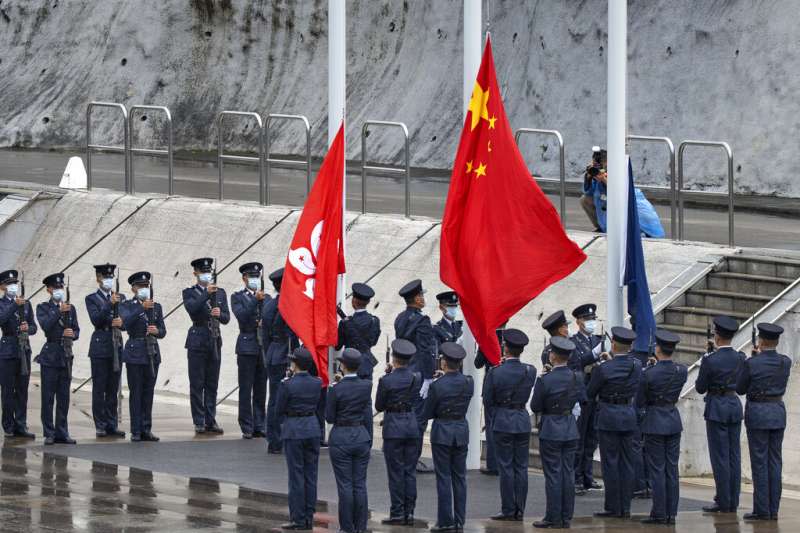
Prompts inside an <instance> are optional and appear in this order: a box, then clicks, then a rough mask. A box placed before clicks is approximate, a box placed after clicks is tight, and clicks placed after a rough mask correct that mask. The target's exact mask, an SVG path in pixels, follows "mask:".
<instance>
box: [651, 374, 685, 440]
mask: <svg viewBox="0 0 800 533" xmlns="http://www.w3.org/2000/svg"><path fill="white" fill-rule="evenodd" d="M687 374H688V371H687V369H686V367H685V366H683V365H680V364H678V363H675V362H673V361H671V360H664V361H659V362H658V363H656V364H654V365H653V366H649V367H647V368H645V369H644V375H643V376H642V389H641V391H642V392H641V395H642V396H641V397H642V404H643V406H644V409H645V412H644V419H643V420H642V424H641V430H642V433H645V434H649V435H674V434H676V433H680V432H681V431H683V425H682V424H681V414H680V412H679V411H678V408H677V407H676V406H675V403H676V402H677V401H678V398H679V397H680V395H681V390H683V385H684V384H685V383H686V378H687Z"/></svg>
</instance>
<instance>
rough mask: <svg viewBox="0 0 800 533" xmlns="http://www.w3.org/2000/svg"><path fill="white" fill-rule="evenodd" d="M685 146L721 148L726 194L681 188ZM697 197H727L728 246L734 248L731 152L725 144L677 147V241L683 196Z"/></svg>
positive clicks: (688, 143) (687, 143)
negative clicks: (726, 179) (724, 166)
mask: <svg viewBox="0 0 800 533" xmlns="http://www.w3.org/2000/svg"><path fill="white" fill-rule="evenodd" d="M687 146H709V147H716V148H722V149H723V150H725V155H726V156H727V158H728V192H727V193H722V192H715V191H693V190H690V189H684V188H683V185H684V184H683V152H684V150H686V147H687ZM686 195H697V196H701V195H702V196H718V197H723V198H724V197H727V199H728V245H729V246H735V240H734V231H733V211H734V201H733V151H732V150H731V147H730V146H729V145H728V143H726V142H718V141H683V142H682V143H681V144H680V145H678V220H679V224H678V239H679V240H683V221H684V216H683V207H684V196H686Z"/></svg>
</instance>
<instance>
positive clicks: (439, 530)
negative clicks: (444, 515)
mask: <svg viewBox="0 0 800 533" xmlns="http://www.w3.org/2000/svg"><path fill="white" fill-rule="evenodd" d="M457 530H458V527H456V526H455V525H449V526H440V525H438V524H437V525H435V526H433V527H432V528H430V529H429V531H431V532H433V533H443V532H445V531H457Z"/></svg>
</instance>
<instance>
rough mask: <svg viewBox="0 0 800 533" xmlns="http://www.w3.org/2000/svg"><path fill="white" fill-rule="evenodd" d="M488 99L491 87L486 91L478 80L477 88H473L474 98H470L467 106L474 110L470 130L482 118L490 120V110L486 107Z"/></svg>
mask: <svg viewBox="0 0 800 533" xmlns="http://www.w3.org/2000/svg"><path fill="white" fill-rule="evenodd" d="M488 101H489V89H486V91H485V92H484V90H483V89H482V88H481V85H480V84H479V83H478V82H477V81H476V82H475V88H474V89H472V98H470V100H469V106H468V107H467V109H468V110H469V111H471V112H472V120H471V122H470V128H469V130H470V131H472V130H474V129H475V126H477V125H478V121H479V120H480V119H484V120H489V110H488V109H487V108H486V102H488ZM495 120H496V119H495Z"/></svg>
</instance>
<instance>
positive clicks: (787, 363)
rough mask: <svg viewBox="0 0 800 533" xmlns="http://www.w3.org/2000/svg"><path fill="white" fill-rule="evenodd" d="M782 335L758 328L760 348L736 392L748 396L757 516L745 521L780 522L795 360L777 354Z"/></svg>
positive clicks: (763, 326)
mask: <svg viewBox="0 0 800 533" xmlns="http://www.w3.org/2000/svg"><path fill="white" fill-rule="evenodd" d="M782 333H783V328H782V327H780V326H778V325H777V324H770V323H768V322H762V323H761V324H759V325H758V346H756V347H754V352H755V354H754V355H753V356H752V357H750V358H749V359H747V360H746V361H745V364H744V368H743V369H742V373H741V374H740V375H739V379H738V382H737V384H736V392H737V393H739V394H746V395H747V405H746V407H745V412H744V425H745V426H746V427H747V444H748V448H749V449H750V469H751V470H752V472H753V512H752V513H747V514H745V515H744V519H745V520H777V519H778V509H779V507H780V503H781V471H782V469H783V458H782V452H783V450H782V448H783V432H784V429H785V428H786V406H785V405H784V403H783V395H784V394H786V385H787V384H788V382H789V372H791V369H792V359H791V358H790V357H787V356H785V355H783V354H781V353H778V351H777V348H778V341H779V339H780V336H781V334H782Z"/></svg>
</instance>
